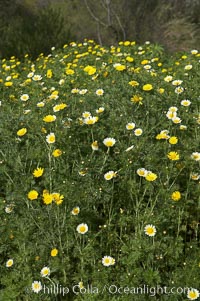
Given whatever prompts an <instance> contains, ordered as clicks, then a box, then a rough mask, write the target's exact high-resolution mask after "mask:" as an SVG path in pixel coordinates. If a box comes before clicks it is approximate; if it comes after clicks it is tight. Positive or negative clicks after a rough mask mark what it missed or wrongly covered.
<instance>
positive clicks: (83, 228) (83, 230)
mask: <svg viewBox="0 0 200 301" xmlns="http://www.w3.org/2000/svg"><path fill="white" fill-rule="evenodd" d="M76 231H77V232H78V233H79V234H85V233H86V232H88V225H87V224H84V223H82V224H80V225H78V226H77V228H76Z"/></svg>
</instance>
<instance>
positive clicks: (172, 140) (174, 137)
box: [169, 136, 178, 144]
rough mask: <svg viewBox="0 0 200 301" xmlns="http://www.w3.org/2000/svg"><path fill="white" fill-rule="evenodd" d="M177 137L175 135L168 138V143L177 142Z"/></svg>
mask: <svg viewBox="0 0 200 301" xmlns="http://www.w3.org/2000/svg"><path fill="white" fill-rule="evenodd" d="M177 142H178V138H177V137H176V136H172V137H170V138H169V143H170V144H177Z"/></svg>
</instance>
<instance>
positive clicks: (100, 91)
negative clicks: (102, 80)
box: [95, 89, 104, 96]
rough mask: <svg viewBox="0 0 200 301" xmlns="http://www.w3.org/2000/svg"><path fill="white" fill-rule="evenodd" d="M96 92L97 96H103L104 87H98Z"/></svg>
mask: <svg viewBox="0 0 200 301" xmlns="http://www.w3.org/2000/svg"><path fill="white" fill-rule="evenodd" d="M95 94H96V95H97V96H102V95H103V94H104V90H103V89H97V90H96V92H95Z"/></svg>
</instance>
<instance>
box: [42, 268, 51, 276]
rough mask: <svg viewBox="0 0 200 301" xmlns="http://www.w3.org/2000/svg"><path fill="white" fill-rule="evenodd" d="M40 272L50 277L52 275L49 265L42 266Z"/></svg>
mask: <svg viewBox="0 0 200 301" xmlns="http://www.w3.org/2000/svg"><path fill="white" fill-rule="evenodd" d="M40 274H41V276H42V277H48V276H49V275H50V268H48V267H44V268H42V269H41V271H40Z"/></svg>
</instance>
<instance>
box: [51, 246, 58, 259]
mask: <svg viewBox="0 0 200 301" xmlns="http://www.w3.org/2000/svg"><path fill="white" fill-rule="evenodd" d="M57 255H58V249H56V248H54V249H52V250H51V257H55V256H57Z"/></svg>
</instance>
